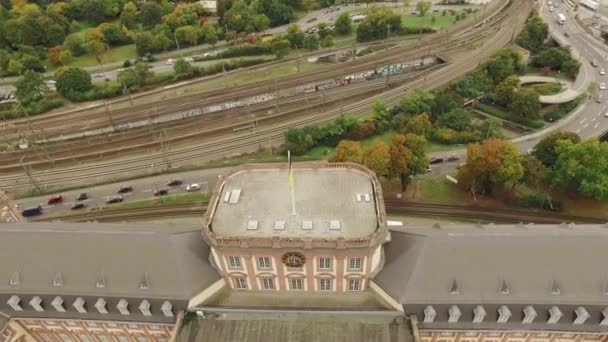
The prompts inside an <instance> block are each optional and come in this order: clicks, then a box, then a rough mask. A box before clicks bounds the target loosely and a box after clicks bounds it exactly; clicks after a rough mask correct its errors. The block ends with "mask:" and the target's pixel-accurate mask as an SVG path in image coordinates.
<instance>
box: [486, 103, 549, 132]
mask: <svg viewBox="0 0 608 342" xmlns="http://www.w3.org/2000/svg"><path fill="white" fill-rule="evenodd" d="M475 108H476V109H478V110H480V111H482V112H484V113H486V114H489V115H492V116H495V117H497V118H501V119H503V120H507V121H512V122H516V123H518V124H520V125H524V126H526V127H530V128H533V129H540V128H543V127H544V126H545V125H544V124H543V123H542V122H539V121H534V120H528V119H525V118H522V117H520V116H517V115H514V114H512V113H509V112H507V111H503V110H500V109H499V108H496V107H494V106H491V105H488V104H485V103H481V102H480V103H478V104H476V105H475Z"/></svg>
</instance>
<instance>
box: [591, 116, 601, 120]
mask: <svg viewBox="0 0 608 342" xmlns="http://www.w3.org/2000/svg"><path fill="white" fill-rule="evenodd" d="M598 116H599V115H598ZM595 120H597V116H596V117H594V118H593V119H591V122H593V121H595Z"/></svg>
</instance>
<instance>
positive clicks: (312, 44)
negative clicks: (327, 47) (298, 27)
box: [302, 34, 319, 51]
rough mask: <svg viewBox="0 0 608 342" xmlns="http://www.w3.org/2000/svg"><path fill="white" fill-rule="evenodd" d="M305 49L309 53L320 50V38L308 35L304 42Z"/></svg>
mask: <svg viewBox="0 0 608 342" xmlns="http://www.w3.org/2000/svg"><path fill="white" fill-rule="evenodd" d="M302 45H303V47H304V48H305V49H306V50H308V51H314V50H318V49H319V38H318V37H317V35H316V34H308V35H306V37H304V41H303V42H302Z"/></svg>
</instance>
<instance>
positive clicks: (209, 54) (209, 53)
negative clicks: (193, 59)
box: [203, 52, 211, 57]
mask: <svg viewBox="0 0 608 342" xmlns="http://www.w3.org/2000/svg"><path fill="white" fill-rule="evenodd" d="M209 56H211V52H205V53H204V54H203V57H209Z"/></svg>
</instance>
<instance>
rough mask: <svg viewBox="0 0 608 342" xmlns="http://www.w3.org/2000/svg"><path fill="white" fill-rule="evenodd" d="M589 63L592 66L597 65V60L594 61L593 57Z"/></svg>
mask: <svg viewBox="0 0 608 342" xmlns="http://www.w3.org/2000/svg"><path fill="white" fill-rule="evenodd" d="M591 65H592V66H594V67H597V61H596V60H595V59H594V60H592V61H591Z"/></svg>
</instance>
